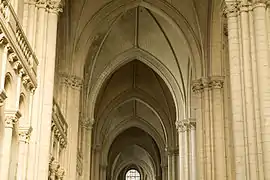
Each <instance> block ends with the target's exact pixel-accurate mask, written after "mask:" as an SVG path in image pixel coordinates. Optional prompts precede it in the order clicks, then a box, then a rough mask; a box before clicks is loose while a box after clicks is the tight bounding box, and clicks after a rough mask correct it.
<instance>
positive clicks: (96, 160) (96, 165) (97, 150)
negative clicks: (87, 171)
mask: <svg viewBox="0 0 270 180" xmlns="http://www.w3.org/2000/svg"><path fill="white" fill-rule="evenodd" d="M92 150H93V156H92V157H93V158H92V159H93V161H92V162H91V164H93V168H92V170H93V171H92V173H93V175H92V174H91V180H92V179H100V178H99V171H100V156H101V147H100V145H96V146H94V147H93V149H92Z"/></svg>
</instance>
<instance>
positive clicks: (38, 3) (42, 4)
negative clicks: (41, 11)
mask: <svg viewBox="0 0 270 180" xmlns="http://www.w3.org/2000/svg"><path fill="white" fill-rule="evenodd" d="M36 6H37V7H38V8H46V0H37V1H36Z"/></svg>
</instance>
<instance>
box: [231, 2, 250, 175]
mask: <svg viewBox="0 0 270 180" xmlns="http://www.w3.org/2000/svg"><path fill="white" fill-rule="evenodd" d="M226 15H227V21H228V44H229V61H230V63H229V64H230V81H231V82H230V83H231V84H230V86H231V108H232V131H233V135H232V136H233V148H234V158H235V159H234V161H235V163H234V164H233V167H232V169H233V172H234V173H233V175H234V176H235V177H232V178H233V179H243V180H244V179H246V173H247V172H246V156H245V134H244V131H245V130H244V123H243V116H244V114H243V104H242V103H243V94H242V79H241V78H242V77H241V64H240V40H239V24H238V21H239V20H238V4H236V2H231V3H229V4H227V9H226Z"/></svg>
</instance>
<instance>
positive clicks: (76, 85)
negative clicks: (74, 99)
mask: <svg viewBox="0 0 270 180" xmlns="http://www.w3.org/2000/svg"><path fill="white" fill-rule="evenodd" d="M59 78H60V83H61V84H63V85H65V86H68V87H70V88H72V89H76V90H81V88H82V85H83V80H82V79H81V78H80V77H78V76H75V75H69V74H66V73H60V74H59Z"/></svg>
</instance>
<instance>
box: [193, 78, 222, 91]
mask: <svg viewBox="0 0 270 180" xmlns="http://www.w3.org/2000/svg"><path fill="white" fill-rule="evenodd" d="M223 85H224V77H222V76H212V77H207V78H201V79H198V80H195V81H193V82H192V91H193V92H194V93H201V92H203V91H204V90H205V89H222V88H223Z"/></svg>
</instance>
